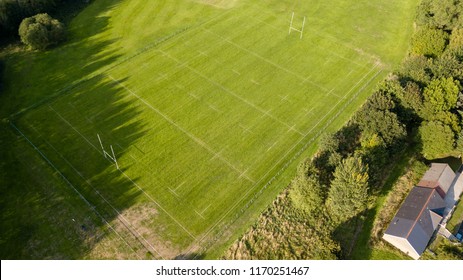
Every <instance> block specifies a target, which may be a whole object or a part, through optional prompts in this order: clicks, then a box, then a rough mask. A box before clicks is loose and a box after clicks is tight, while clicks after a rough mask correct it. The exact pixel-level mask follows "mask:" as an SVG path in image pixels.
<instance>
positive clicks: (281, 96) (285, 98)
mask: <svg viewBox="0 0 463 280" xmlns="http://www.w3.org/2000/svg"><path fill="white" fill-rule="evenodd" d="M278 96H279V97H280V98H281V101H288V95H285V96H283V95H278Z"/></svg>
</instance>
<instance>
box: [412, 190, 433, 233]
mask: <svg viewBox="0 0 463 280" xmlns="http://www.w3.org/2000/svg"><path fill="white" fill-rule="evenodd" d="M415 188H416V186H415ZM420 188H425V187H420ZM428 189H429V188H428ZM431 190H432V191H431V192H430V193H429V196H428V199H426V202H425V203H424V204H423V207H422V208H421V211H420V213H419V214H418V216H417V217H416V218H415V221H414V222H413V224H412V226H411V227H410V230H409V231H408V233H407V235H405V238H406V239H407V238H408V237H409V236H410V234H411V233H412V230H413V229H414V228H415V226H416V223H417V222H418V220H419V219H420V217H421V215H423V211H424V209H426V206H427V205H428V203H429V201H430V200H431V197H432V195H433V194H434V192H435V191H436V189H434V188H433V189H431Z"/></svg>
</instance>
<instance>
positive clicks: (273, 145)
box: [267, 140, 278, 152]
mask: <svg viewBox="0 0 463 280" xmlns="http://www.w3.org/2000/svg"><path fill="white" fill-rule="evenodd" d="M277 143H278V140H277V141H275V142H274V143H273V144H272V146H270V148H268V149H267V152H268V151H270V150H271V149H272V148H273V147H275V145H276V144H277Z"/></svg>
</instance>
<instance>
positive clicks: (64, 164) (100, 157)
mask: <svg viewBox="0 0 463 280" xmlns="http://www.w3.org/2000/svg"><path fill="white" fill-rule="evenodd" d="M119 2H120V0H103V1H98V2H95V3H94V4H92V5H90V6H89V7H88V8H87V9H85V10H84V11H82V13H81V15H80V16H79V17H78V18H76V19H75V20H74V21H73V26H74V27H73V28H71V34H72V35H71V39H70V41H69V42H68V43H66V44H65V45H63V46H61V47H59V48H56V49H54V50H50V51H47V52H24V53H19V54H15V55H13V56H12V57H10V58H9V59H8V60H7V69H6V71H7V74H6V77H5V81H6V84H5V90H4V91H3V92H2V94H1V95H0V117H1V118H2V119H5V118H7V117H8V116H10V115H11V114H13V113H16V112H18V111H22V112H21V113H20V114H18V115H16V116H15V117H14V118H12V119H10V121H11V124H12V125H11V127H12V128H13V130H11V129H10V127H9V126H8V124H7V122H5V121H4V122H2V123H1V124H0V126H1V127H0V132H1V133H0V146H1V149H0V158H1V162H0V196H1V198H0V211H1V220H0V227H1V228H2V231H1V233H0V248H1V250H0V257H1V258H2V259H81V258H101V259H104V258H130V259H136V258H145V257H146V256H147V255H149V254H151V255H153V256H154V258H159V257H160V256H159V255H158V254H157V252H155V250H153V249H152V248H150V240H147V239H145V238H144V237H142V236H141V235H140V234H138V233H137V232H136V230H134V225H133V224H130V222H129V221H128V220H126V219H125V218H124V215H125V212H124V211H126V210H127V209H128V208H130V207H131V206H133V205H134V203H135V202H136V201H137V199H138V198H139V197H140V196H141V193H142V191H141V190H140V189H139V188H137V187H136V184H135V183H136V181H137V179H138V178H130V177H129V176H127V175H126V171H127V170H128V169H129V168H130V167H131V165H130V164H129V163H128V164H127V165H125V166H121V169H120V170H118V169H116V168H115V166H114V162H112V161H111V160H108V156H106V158H105V156H104V152H103V151H102V149H101V146H100V143H99V141H98V139H97V137H96V134H97V133H98V134H100V135H101V136H102V138H103V141H104V144H105V146H106V148H105V150H107V151H108V152H109V151H110V148H109V145H110V144H111V145H114V150H115V153H116V156H117V158H122V157H123V156H124V154H125V153H126V151H127V149H129V148H130V147H131V145H133V144H134V143H135V142H136V141H137V139H139V138H140V137H141V136H142V135H144V134H145V131H144V125H143V123H142V122H141V121H140V120H139V118H138V116H139V113H140V112H139V111H138V110H137V109H136V107H135V106H133V104H132V101H130V100H127V99H126V98H124V97H126V96H127V92H126V91H125V90H124V89H123V88H122V87H121V86H120V85H118V84H117V83H115V82H114V81H112V80H110V79H108V78H107V77H106V76H105V75H104V74H98V72H99V71H101V70H102V69H103V68H105V67H108V66H109V65H111V64H113V63H114V62H115V61H116V60H117V59H118V57H119V56H120V54H118V53H117V51H116V50H114V48H112V47H111V45H112V44H113V43H114V42H115V40H106V39H102V38H100V37H99V35H100V34H101V33H102V32H104V31H105V30H107V28H108V25H109V18H108V17H106V16H102V14H103V12H105V11H107V10H108V9H111V8H112V7H113V6H114V5H117V4H118V3H119ZM83 25H85V26H83ZM79 32H80V33H79Z"/></svg>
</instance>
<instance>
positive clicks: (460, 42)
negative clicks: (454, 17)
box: [449, 28, 463, 49]
mask: <svg viewBox="0 0 463 280" xmlns="http://www.w3.org/2000/svg"><path fill="white" fill-rule="evenodd" d="M461 47H463V28H455V29H453V30H452V34H451V35H450V42H449V48H451V49H457V48H461Z"/></svg>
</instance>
